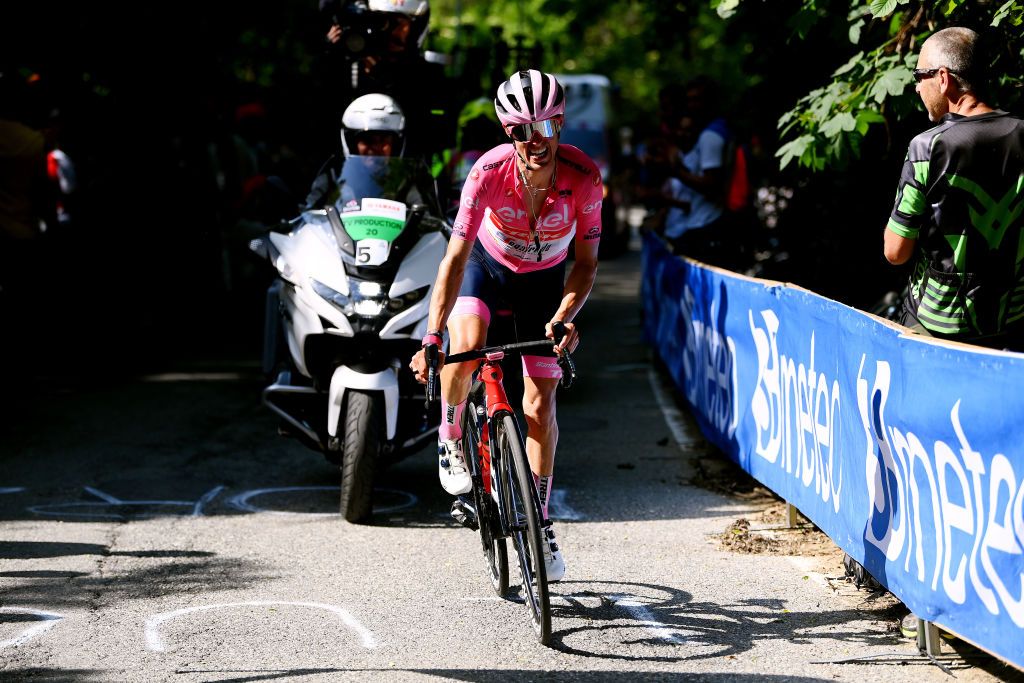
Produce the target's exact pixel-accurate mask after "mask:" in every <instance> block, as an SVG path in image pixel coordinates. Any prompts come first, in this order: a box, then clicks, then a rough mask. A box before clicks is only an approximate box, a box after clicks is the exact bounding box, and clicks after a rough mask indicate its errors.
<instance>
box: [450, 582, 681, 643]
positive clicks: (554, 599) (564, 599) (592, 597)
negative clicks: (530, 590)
mask: <svg viewBox="0 0 1024 683" xmlns="http://www.w3.org/2000/svg"><path fill="white" fill-rule="evenodd" d="M462 600H463V601H464V602H492V601H500V602H522V599H521V598H516V599H511V600H510V599H506V598H499V597H498V596H496V595H491V596H487V597H469V598H462ZM549 600H550V601H551V604H552V605H555V606H558V607H576V606H581V607H586V608H590V609H596V608H598V607H600V606H601V605H602V604H603V603H605V602H610V603H611V604H613V605H614V606H616V607H619V608H621V609H623V610H625V611H626V612H628V613H629V616H630V617H632V618H633V619H634V620H635V621H636V622H637V624H638V625H640V626H642V627H644V628H645V629H646V630H648V631H650V632H651V633H652V634H653V635H654V636H655V637H656V638H657V639H658V640H662V641H665V642H666V643H672V644H674V645H682V644H684V643H685V642H686V641H685V640H683V639H682V638H680V637H679V636H678V635H676V634H675V633H673V632H672V630H671V629H670V628H669V627H668V626H667V625H665V624H663V623H661V622H660V621H658V620H657V618H656V617H655V616H654V613H653V612H651V610H650V609H648V608H647V605H646V604H644V603H642V602H640V600H639V599H638V598H637V597H636V596H635V595H623V594H617V593H616V594H612V595H607V596H601V595H597V594H594V593H578V594H572V593H570V594H568V595H555V594H553V593H552V594H551V596H550V598H549Z"/></svg>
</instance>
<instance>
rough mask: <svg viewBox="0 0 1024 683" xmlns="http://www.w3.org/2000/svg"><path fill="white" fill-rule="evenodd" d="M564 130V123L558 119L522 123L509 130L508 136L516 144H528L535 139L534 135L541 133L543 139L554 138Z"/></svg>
mask: <svg viewBox="0 0 1024 683" xmlns="http://www.w3.org/2000/svg"><path fill="white" fill-rule="evenodd" d="M561 130H562V123H561V121H559V120H558V119H545V120H543V121H534V122H533V123H521V124H519V125H518V126H512V127H511V128H509V129H508V134H509V135H511V136H512V139H513V140H515V141H516V142H527V141H528V140H530V139H532V138H533V134H534V133H540V136H541V137H543V138H553V137H555V136H556V135H558V133H559V131H561Z"/></svg>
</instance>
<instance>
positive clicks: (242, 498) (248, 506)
mask: <svg viewBox="0 0 1024 683" xmlns="http://www.w3.org/2000/svg"><path fill="white" fill-rule="evenodd" d="M337 490H338V487H337V486H282V487H278V488H269V489H253V490H251V491H243V492H242V493H239V494H238V495H235V496H232V497H231V499H229V500H228V505H230V506H231V507H233V508H235V509H237V510H241V511H242V512H259V513H263V514H267V515H283V516H291V517H294V516H302V517H308V516H314V517H337V516H338V513H337V512H291V511H288V510H268V509H266V508H261V507H257V506H255V505H253V504H252V503H250V502H249V500H250V499H252V498H255V497H257V496H263V495H266V494H268V493H292V492H295V491H337ZM373 492H374V494H378V493H392V494H395V495H398V496H400V497H403V498H405V502H402V503H397V504H395V505H384V506H380V507H378V506H376V505H374V506H373V513H374V514H376V515H383V514H388V513H391V512H398V511H399V510H407V509H409V508H411V507H413V506H415V505H416V504H417V503H419V502H420V499H419V498H417V497H416V496H414V495H413V494H411V493H408V492H406V491H397V490H395V489H378V488H375V489H374V490H373Z"/></svg>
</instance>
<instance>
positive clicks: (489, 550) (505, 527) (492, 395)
mask: <svg viewBox="0 0 1024 683" xmlns="http://www.w3.org/2000/svg"><path fill="white" fill-rule="evenodd" d="M553 327H554V329H553V331H554V334H555V340H556V341H552V340H551V339H543V340H538V341H530V342H518V343H514V344H506V345H503V346H489V347H485V348H482V349H478V350H474V351H466V352H465V353H456V354H453V355H451V356H448V357H447V359H446V360H445V362H446V363H465V362H473V361H483V363H481V365H480V368H479V370H478V371H477V378H476V380H475V381H474V383H473V387H472V389H471V390H470V392H469V399H468V401H467V403H466V409H465V410H464V411H463V424H462V447H463V453H464V454H465V456H466V463H467V465H468V467H469V470H470V477H471V479H472V482H473V486H472V489H471V490H470V492H469V494H467V495H466V496H459V497H458V499H457V500H456V501H455V502H454V503H452V517H454V518H455V519H456V520H457V521H458V522H459V523H461V524H462V525H463V526H466V527H468V528H470V529H473V530H474V531H479V532H480V542H481V545H482V547H483V551H484V556H485V557H486V559H487V569H488V575H489V578H490V581H491V587H492V588H493V589H494V592H495V593H496V594H497V595H498V596H499V597H501V598H506V597H508V590H509V564H508V550H507V544H506V539H511V540H512V547H513V549H514V550H515V553H516V556H517V557H518V560H519V574H520V577H521V579H522V583H521V587H522V592H523V599H524V602H525V603H526V607H527V609H528V610H529V613H530V621H531V623H532V625H533V632H534V635H536V636H537V640H539V641H540V642H541V643H542V644H544V645H547V644H548V642H549V641H550V639H551V603H550V600H549V597H548V579H547V571H546V569H545V566H544V553H543V547H542V545H541V544H542V543H544V542H546V540H545V539H544V533H543V531H542V529H543V528H544V527H545V526H547V525H548V524H549V522H545V521H544V520H543V518H542V514H541V504H540V498H539V496H538V494H537V484H536V482H535V480H534V477H533V472H532V471H531V470H530V463H529V461H528V460H527V458H526V447H525V442H524V441H523V436H522V433H521V431H520V429H519V424H518V422H517V421H516V417H515V411H514V410H513V409H512V406H511V405H510V404H509V402H508V397H507V396H506V394H505V387H504V385H503V383H502V381H503V378H504V374H503V372H502V368H501V361H502V360H503V359H504V358H505V354H506V353H507V352H509V351H518V350H520V349H526V348H533V347H539V346H548V347H550V346H552V345H553V344H557V343H558V340H561V338H562V337H563V336H564V334H565V326H564V325H561V324H556V325H555V326H553ZM427 360H428V367H429V369H428V378H427V400H428V401H430V400H431V398H432V397H433V395H434V384H435V382H436V378H435V372H434V368H436V367H437V363H436V357H435V358H434V359H433V360H432V359H431V357H430V354H429V353H428V358H427ZM558 365H559V366H560V367H561V369H562V379H561V385H562V386H563V387H564V388H568V387H569V386H571V385H572V382H573V381H574V379H575V377H576V366H575V364H574V363H573V360H572V357H571V356H570V355H569V353H568V352H567V351H566V352H563V353H561V354H560V355H559V357H558Z"/></svg>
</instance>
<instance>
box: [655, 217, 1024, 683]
mask: <svg viewBox="0 0 1024 683" xmlns="http://www.w3.org/2000/svg"><path fill="white" fill-rule="evenodd" d="M643 259H644V265H643V295H642V298H643V302H644V332H645V335H646V337H647V340H648V341H649V342H650V343H651V344H652V345H653V346H654V347H655V349H656V350H657V352H658V354H659V355H660V356H661V358H662V359H663V360H664V362H665V364H666V365H667V367H668V369H669V372H670V373H671V375H672V377H673V379H674V381H675V383H676V386H677V387H678V388H679V390H680V391H681V392H682V394H683V395H684V396H685V398H686V400H687V402H688V403H689V404H690V406H691V408H692V412H693V414H694V416H695V418H696V420H697V422H698V424H699V425H700V428H701V431H703V433H704V435H705V436H706V437H707V438H708V440H709V441H711V442H713V443H714V444H715V445H716V446H718V447H719V448H720V449H721V450H722V451H723V452H725V453H726V454H727V455H728V456H729V457H730V458H732V459H733V460H735V461H736V462H737V463H738V464H739V465H740V466H741V467H743V469H744V470H746V471H747V472H749V473H750V474H751V475H753V476H754V477H755V478H756V479H758V480H759V481H761V482H762V483H763V484H765V485H766V486H768V487H769V488H770V489H772V490H773V491H775V492H776V493H777V494H778V495H779V496H781V497H783V498H785V499H786V500H787V501H789V502H790V503H792V504H793V505H795V506H796V507H797V508H799V510H800V511H801V513H803V514H804V515H805V516H806V517H808V518H809V519H810V520H812V521H813V522H814V523H815V524H816V525H817V526H818V527H819V528H820V529H822V530H823V531H824V532H825V533H827V534H828V535H829V536H830V537H831V538H832V540H833V541H835V542H836V544H837V545H839V546H840V547H841V548H842V549H843V550H844V551H846V552H847V553H849V554H850V555H851V556H852V557H853V558H854V559H856V560H858V561H859V562H861V563H862V564H863V565H864V566H865V567H866V568H867V570H868V571H869V572H871V574H872V576H874V577H875V578H876V579H878V580H879V582H881V583H882V584H883V585H884V586H885V587H886V588H888V589H889V590H890V591H891V592H892V593H893V594H895V595H896V596H897V597H899V599H900V600H902V601H903V602H904V603H905V604H906V605H907V606H908V607H909V608H910V609H911V610H913V612H914V613H915V614H917V615H918V616H920V617H922V618H924V619H927V620H929V621H933V622H935V623H937V624H940V625H941V626H943V627H945V628H947V629H949V630H950V631H952V632H953V633H956V634H958V635H960V636H962V637H963V638H965V639H967V640H969V641H971V642H973V643H975V644H976V645H978V646H980V647H982V648H984V649H986V650H988V651H990V652H992V653H994V654H996V655H997V656H999V657H1001V658H1003V659H1005V660H1007V661H1009V662H1012V663H1013V664H1015V665H1017V666H1018V667H1024V479H1022V477H1024V354H1011V353H1002V352H998V351H988V350H985V349H980V348H978V349H976V348H974V347H968V346H962V345H956V344H946V343H942V342H937V341H934V340H927V339H923V338H920V337H915V336H913V335H908V336H905V335H903V334H902V333H901V330H900V329H899V328H896V327H894V326H890V325H887V324H885V323H884V322H882V321H880V320H878V319H876V318H873V317H871V316H869V315H867V314H865V313H863V312H860V311H857V310H855V309H852V308H849V307H848V306H844V305H842V304H839V303H837V302H835V301H832V300H830V299H826V298H824V297H821V296H818V295H816V294H813V293H811V292H808V291H806V290H802V289H799V288H796V287H790V286H786V285H783V284H780V283H775V282H765V281H757V280H751V279H749V278H744V277H741V276H738V275H731V274H729V273H726V272H724V271H720V270H714V269H710V268H703V267H701V266H699V265H696V264H694V263H692V262H688V261H685V260H683V259H681V258H678V257H675V256H673V255H672V254H671V253H670V252H669V251H668V250H667V249H666V247H665V245H664V242H662V241H661V240H660V239H659V238H657V237H656V236H654V235H647V236H646V237H645V239H644V250H643Z"/></svg>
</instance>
